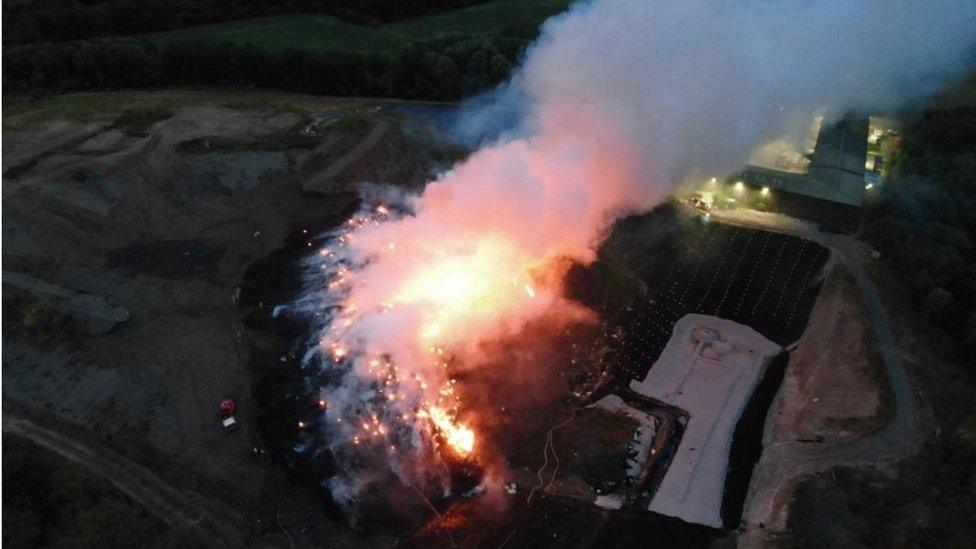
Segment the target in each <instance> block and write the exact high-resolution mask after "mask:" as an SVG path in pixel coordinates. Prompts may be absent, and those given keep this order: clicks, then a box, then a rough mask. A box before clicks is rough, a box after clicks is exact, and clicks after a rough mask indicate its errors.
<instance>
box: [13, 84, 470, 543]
mask: <svg viewBox="0 0 976 549" xmlns="http://www.w3.org/2000/svg"><path fill="white" fill-rule="evenodd" d="M158 93H159V96H158V97H157V96H154V95H153V93H149V92H145V93H139V94H138V95H137V96H131V97H136V98H137V101H136V103H134V104H127V103H125V102H124V101H123V102H117V101H114V99H113V101H114V102H106V101H104V98H100V97H97V96H93V97H90V100H91V102H92V103H94V104H104V105H109V106H106V108H105V109H103V110H100V111H92V112H89V111H87V110H85V109H83V108H81V107H79V106H77V105H75V107H72V109H73V110H72V111H70V112H68V111H64V110H63V109H62V107H63V104H65V103H70V102H71V101H74V100H75V99H73V98H72V99H71V100H70V101H69V100H68V99H66V100H64V101H60V102H59V101H50V102H46V103H44V102H42V103H38V104H36V105H33V104H28V105H17V106H16V108H14V109H13V112H15V113H16V120H17V122H16V123H14V122H13V121H8V120H6V119H5V120H4V133H3V142H4V153H5V154H4V156H3V170H4V171H3V187H2V192H3V213H4V215H3V268H4V272H5V273H7V272H17V273H23V274H25V275H28V276H30V277H34V278H36V279H40V280H42V281H44V282H46V283H49V284H53V285H55V286H58V287H61V288H65V289H67V290H69V291H71V292H77V293H81V294H87V295H93V296H98V297H101V298H105V299H106V300H107V301H108V303H110V304H111V305H112V306H115V307H121V308H123V309H126V310H127V311H129V313H130V314H129V318H128V320H127V321H125V322H123V323H120V324H118V325H117V326H115V327H114V329H112V330H110V331H109V332H107V333H104V334H92V333H89V332H86V331H84V330H81V329H76V328H77V326H76V324H77V323H76V322H74V320H73V319H72V318H71V317H70V316H66V315H65V314H63V313H60V312H59V309H57V308H56V307H52V306H51V304H50V303H47V302H45V300H44V299H40V298H39V297H38V296H36V295H31V294H30V293H29V292H28V293H25V292H22V291H21V292H16V291H13V290H12V289H10V288H8V287H7V286H8V285H7V284H5V285H4V286H5V287H4V296H3V297H4V300H3V315H4V323H3V324H4V334H3V335H4V345H3V362H4V367H3V401H4V403H5V405H6V404H11V405H16V406H19V407H23V408H44V409H46V410H47V411H48V412H49V413H53V414H54V415H55V416H57V417H59V418H62V419H64V420H66V421H69V422H70V423H71V424H72V425H74V426H75V428H77V429H80V430H84V431H85V432H90V433H91V435H92V436H94V437H96V438H98V439H100V440H102V441H104V442H106V443H108V444H109V446H111V447H112V448H113V449H114V450H115V451H116V452H119V454H121V455H124V456H126V457H128V458H132V459H134V460H135V461H136V462H138V463H139V464H140V465H142V466H145V467H147V468H149V469H151V470H152V471H153V472H154V473H155V474H157V475H159V476H160V477H161V478H163V480H164V481H166V482H169V483H172V485H173V486H175V487H176V488H177V489H178V490H181V491H183V492H201V493H203V494H206V496H204V499H207V498H210V499H213V500H214V502H213V503H214V505H217V504H219V505H226V506H229V507H231V508H233V509H234V510H235V511H236V512H239V513H240V514H241V515H242V516H244V517H246V519H245V522H247V521H250V524H249V525H248V526H247V528H246V529H247V530H248V531H247V532H246V534H245V537H247V536H257V537H258V538H267V539H268V540H272V541H273V542H275V543H284V544H286V543H288V539H286V538H295V540H297V539H300V536H301V535H302V528H304V526H303V525H304V524H306V523H307V522H309V520H310V517H311V516H314V515H315V514H316V513H320V511H317V506H316V505H314V496H312V497H311V500H312V504H309V496H307V495H305V496H302V495H300V494H299V495H291V496H293V497H290V498H288V499H289V501H292V503H291V505H292V508H291V511H289V510H284V511H281V510H279V509H278V503H279V501H280V500H281V499H282V498H281V497H278V496H275V494H280V493H281V491H282V490H285V489H289V488H287V487H286V486H285V485H283V483H282V473H281V472H280V470H279V469H277V468H275V467H274V466H272V464H271V463H270V461H269V460H268V458H267V457H266V455H265V451H264V441H263V439H262V437H261V436H260V433H259V432H258V429H257V428H256V425H257V419H258V415H259V407H258V403H257V402H255V399H254V397H253V395H254V393H255V386H254V385H253V378H252V372H251V369H250V368H251V367H252V366H253V364H252V360H251V358H252V357H251V355H252V353H253V352H254V345H255V344H256V341H254V342H252V339H255V340H260V339H261V338H262V337H263V336H262V335H261V334H257V333H254V332H252V331H251V330H249V329H248V328H247V327H246V325H245V324H244V322H243V318H242V316H243V314H242V311H241V309H240V306H239V303H238V296H239V292H238V288H239V285H240V284H241V280H242V277H243V275H244V272H245V270H246V269H247V267H248V266H249V265H250V264H252V263H254V262H255V261H257V260H259V259H260V258H263V257H266V256H267V255H268V254H270V253H271V252H272V251H274V250H276V249H279V248H281V247H282V246H283V245H284V243H285V242H286V240H287V239H289V238H301V235H302V230H303V229H306V228H308V227H314V226H320V225H321V223H322V221H323V220H327V219H330V218H331V217H335V216H337V215H339V214H341V213H342V212H346V211H348V210H349V209H350V208H351V207H354V206H355V204H356V201H357V200H358V198H357V195H356V193H355V189H354V188H353V187H352V186H351V185H347V184H345V183H346V181H347V180H344V179H342V176H343V175H344V170H343V169H338V170H333V172H336V173H335V174H334V175H335V176H336V178H337V182H338V183H337V185H335V186H334V187H324V188H321V189H318V190H317V191H318V192H309V191H307V190H303V189H302V181H303V180H304V179H305V176H306V175H307V174H308V173H309V171H310V170H316V169H317V170H326V169H329V168H330V167H331V165H332V163H333V162H334V161H335V160H337V159H339V158H345V165H346V167H349V168H356V167H357V166H361V165H369V166H372V167H373V169H372V171H371V172H370V173H369V175H370V180H371V181H373V182H376V183H393V184H401V185H411V186H416V185H420V184H422V183H423V181H424V180H425V179H426V178H428V177H430V176H431V171H432V170H433V169H434V168H435V166H437V165H438V162H440V161H441V160H442V159H443V158H444V155H445V154H447V155H451V154H457V152H456V151H453V150H452V151H449V152H448V153H444V151H443V150H442V147H441V145H440V143H441V142H440V141H439V139H440V138H438V137H437V136H433V135H432V134H431V135H430V136H425V135H424V134H422V133H419V132H417V131H416V128H412V131H411V133H410V135H407V133H405V132H404V131H403V118H404V117H403V116H402V115H398V114H393V113H390V114H387V113H386V112H385V111H383V109H382V108H380V107H378V106H377V105H371V104H364V103H356V102H350V101H345V102H341V103H340V102H335V105H331V106H330V105H328V103H327V102H324V103H325V106H321V107H320V108H321V110H315V109H313V108H310V106H309V103H308V101H306V100H304V98H300V100H296V104H298V105H300V106H301V108H286V107H283V106H281V104H282V98H281V97H280V96H278V95H276V96H275V97H274V101H269V102H268V104H271V103H274V104H275V105H278V106H276V107H270V106H267V105H264V104H262V101H261V96H260V95H259V94H255V97H254V98H253V100H252V101H251V102H249V103H248V104H247V105H246V106H240V105H237V106H221V105H219V104H214V103H213V101H211V100H209V99H206V97H205V94H197V95H189V96H185V97H184V95H185V94H183V95H181V94H177V95H179V101H176V100H174V99H173V97H172V96H174V94H173V93H172V92H158ZM113 97H115V96H113ZM118 97H120V98H123V99H124V98H129V97H130V95H126V94H122V95H119V96H118ZM196 99H200V101H199V102H196ZM72 104H73V103H72ZM163 104H164V105H165V106H166V108H165V109H162V110H160V109H159V108H157V107H158V105H163ZM52 105H53V106H52ZM144 105H154V107H152V108H151V109H148V110H147V109H146V108H145V107H143V106H144ZM5 108H7V105H5ZM139 109H143V110H145V111H146V112H142V111H141V110H139ZM79 113H80V114H79ZM353 113H355V114H357V116H359V117H360V118H361V119H362V120H364V121H365V124H366V125H367V127H366V131H367V132H368V130H369V127H373V126H377V125H383V126H384V127H386V128H387V129H386V130H385V131H383V132H382V134H381V135H379V136H378V137H377V138H376V139H375V142H374V143H370V146H369V147H361V150H360V151H359V153H360V154H358V155H357V156H355V158H350V157H348V156H346V155H347V153H348V152H349V151H355V150H356V147H357V144H358V143H360V141H361V139H362V135H361V134H362V131H361V130H362V128H354V127H348V125H343V124H321V123H316V120H321V119H330V120H336V119H341V118H342V117H343V116H347V115H350V114H353ZM316 115H321V116H319V118H316ZM8 122H9V123H8ZM310 126H311V127H312V128H313V130H314V131H309V128H310ZM418 135H419V136H420V137H418ZM390 151H409V154H403V155H401V156H400V157H394V155H392V154H390ZM378 154H382V156H375V155H378ZM312 159H314V162H312ZM341 167H342V166H340V168H341ZM361 175H362V174H360V173H357V174H350V175H349V176H348V177H350V178H353V177H355V178H359V177H360V176H361ZM8 290H9V291H8ZM258 306H263V304H258ZM223 397H233V398H234V399H236V401H237V405H238V413H237V419H238V420H239V422H240V428H239V429H238V430H236V431H235V432H232V433H227V432H223V431H222V430H221V428H220V425H219V422H218V415H217V404H218V402H219V401H220V400H221V398H223ZM142 448H147V450H146V451H142V450H141V449H142ZM269 496H273V497H269ZM303 498H304V499H303ZM306 508H307V509H306ZM319 522H321V523H322V524H325V525H328V524H331V523H330V522H329V521H328V520H324V519H323V520H321V521H319ZM333 530H334V528H333ZM341 539H342V538H341V537H339V538H334V541H336V542H340V541H341ZM347 541H348V540H347Z"/></svg>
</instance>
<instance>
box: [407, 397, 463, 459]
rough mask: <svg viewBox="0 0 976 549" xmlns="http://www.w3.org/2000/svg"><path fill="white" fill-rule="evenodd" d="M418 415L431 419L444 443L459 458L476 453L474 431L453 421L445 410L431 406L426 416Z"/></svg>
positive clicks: (421, 413) (423, 414) (422, 413)
mask: <svg viewBox="0 0 976 549" xmlns="http://www.w3.org/2000/svg"><path fill="white" fill-rule="evenodd" d="M418 415H419V416H420V417H424V416H426V417H428V418H430V421H431V422H432V423H433V424H434V426H435V427H437V430H438V431H440V433H441V436H443V437H444V442H446V443H447V445H448V446H449V447H450V448H451V449H452V450H453V451H454V452H455V453H457V454H458V455H459V456H461V457H468V456H469V455H470V454H471V452H473V451H474V438H475V437H474V431H473V430H471V429H470V428H469V427H467V426H465V425H462V424H460V423H458V422H457V421H455V420H454V419H452V418H451V416H450V415H449V414H448V413H447V412H445V411H444V410H443V409H441V408H438V407H437V406H431V407H430V408H429V409H428V411H427V413H426V414H425V413H424V412H420V413H419V414H418Z"/></svg>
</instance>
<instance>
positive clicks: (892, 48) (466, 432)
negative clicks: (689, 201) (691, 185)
mask: <svg viewBox="0 0 976 549" xmlns="http://www.w3.org/2000/svg"><path fill="white" fill-rule="evenodd" d="M974 30H976V3H972V2H950V1H934V2H912V1H906V0H895V1H891V0H887V1H880V0H874V1H871V0H868V1H861V2H826V1H824V2H814V1H784V2H750V1H740V2H719V1H713V2H708V1H685V2H665V1H623V0H596V1H593V2H587V3H581V4H577V5H575V6H574V7H573V8H572V9H571V10H570V11H569V12H567V13H565V14H563V15H560V16H557V17H554V18H552V19H551V20H549V21H548V22H546V23H545V25H544V26H543V29H542V32H541V36H540V38H539V39H538V41H537V42H536V43H535V44H534V45H533V46H531V47H530V49H529V50H528V51H527V53H526V55H525V58H524V60H523V63H522V66H521V68H520V69H519V70H518V71H517V73H516V74H515V76H514V77H513V79H512V81H511V82H509V83H508V84H506V86H505V87H504V88H502V89H501V90H499V91H497V92H496V93H494V94H493V95H491V96H488V98H487V99H486V98H482V99H481V103H480V104H479V105H478V107H477V109H475V110H476V111H477V112H476V113H474V114H472V115H471V116H469V117H466V118H465V119H464V123H465V124H464V131H465V135H467V136H468V137H472V136H477V135H479V132H478V129H479V127H482V126H483V125H484V124H488V123H492V122H494V121H496V120H494V115H495V114H497V113H512V112H518V113H521V115H522V118H521V121H520V123H519V125H518V126H517V128H515V129H514V130H512V131H509V132H506V133H504V134H503V135H504V137H503V138H501V139H496V140H495V141H494V142H492V143H490V144H487V145H485V146H484V147H483V148H481V149H480V150H478V151H476V152H475V153H473V154H472V155H471V156H470V157H469V158H468V159H467V160H466V161H464V162H462V163H461V164H459V165H457V166H455V167H454V168H453V169H451V170H450V171H448V172H447V173H445V174H444V175H443V176H442V177H440V178H439V179H438V180H436V181H432V182H430V183H429V184H428V185H427V187H426V189H425V190H424V191H423V193H422V194H421V195H420V196H416V197H409V198H405V199H401V200H398V201H396V202H397V204H396V205H394V206H390V201H389V200H386V201H385V202H384V204H385V205H378V204H379V201H378V200H368V202H369V203H370V208H369V209H368V210H366V211H364V212H363V213H362V214H361V215H360V216H357V217H356V218H355V219H352V220H350V223H349V224H348V225H347V226H345V227H344V228H343V230H342V231H340V232H337V233H336V234H334V235H331V238H332V240H331V241H330V243H329V244H327V245H326V247H324V248H323V249H322V250H320V251H319V253H318V254H316V255H315V256H313V258H312V259H310V262H309V267H310V272H314V273H316V274H315V275H314V276H313V277H311V278H310V279H309V280H310V284H309V288H308V295H307V296H306V298H305V300H306V302H307V303H313V304H317V305H316V306H317V307H318V311H319V313H320V315H321V317H320V318H322V323H321V325H320V326H319V328H320V329H321V331H320V333H318V334H317V336H316V341H317V345H316V346H315V348H314V349H313V351H312V352H311V353H310V354H309V356H308V364H309V365H310V366H312V365H314V367H315V370H316V372H317V374H316V375H317V376H318V378H317V379H320V380H325V381H320V387H319V389H318V390H319V391H320V395H321V397H322V399H323V403H324V407H325V411H324V412H323V414H322V421H321V425H320V429H321V431H322V433H324V437H323V440H325V441H327V442H326V443H325V444H327V446H328V447H329V449H330V451H331V452H332V453H333V454H334V456H335V459H336V462H337V463H338V464H339V468H340V473H339V474H338V475H337V476H336V477H334V478H333V479H331V480H330V484H329V486H330V487H331V489H332V491H333V494H334V496H335V498H336V499H337V500H338V501H340V502H341V503H343V504H345V505H348V506H350V507H353V506H355V504H356V503H357V501H359V500H360V499H361V498H362V497H363V494H364V491H365V490H368V489H369V487H370V486H373V485H375V482H377V481H379V480H380V479H383V478H385V475H386V474H387V473H386V471H388V470H392V471H393V473H394V474H395V475H396V477H397V478H398V479H399V481H400V482H401V483H402V484H403V485H404V486H413V487H418V489H421V490H429V489H430V488H431V486H440V487H441V488H443V489H444V490H447V489H448V485H447V481H446V479H445V474H444V473H443V470H444V468H443V466H442V465H441V461H442V457H443V455H444V452H445V451H453V452H454V454H455V456H456V457H460V458H463V457H467V456H468V455H469V454H472V453H475V454H476V453H478V452H480V451H484V449H483V448H482V447H481V446H480V444H481V441H480V440H479V439H478V438H477V432H478V429H477V427H478V421H479V419H478V415H479V410H477V409H472V408H469V407H466V403H465V402H464V401H460V400H459V398H458V395H459V391H456V390H455V387H454V385H455V384H456V383H458V382H459V381H458V379H459V377H464V376H467V377H470V376H477V375H478V368H479V365H483V364H487V363H488V362H491V361H490V360H488V359H489V358H490V357H486V356H485V353H488V352H489V351H487V350H486V349H487V348H488V347H486V346H485V345H482V344H483V343H484V342H486V341H489V340H492V339H494V338H498V337H500V336H504V335H507V334H515V333H518V332H519V331H520V330H521V329H522V328H523V327H524V326H525V325H526V323H528V322H531V321H533V320H536V319H539V318H540V317H543V316H545V317H547V318H552V319H555V320H554V321H555V322H557V323H558V322H559V321H567V322H568V321H570V320H572V319H580V318H585V317H586V316H587V315H588V314H589V313H588V312H587V311H583V310H581V309H580V308H579V307H578V306H576V305H574V304H572V303H570V302H569V301H567V300H566V299H564V298H563V297H562V287H561V282H562V273H563V270H562V269H563V267H562V266H563V265H565V261H564V260H565V259H566V258H572V259H573V260H576V261H580V262H584V263H585V262H588V261H591V260H592V259H593V258H594V247H595V246H596V245H597V244H598V243H599V240H600V238H601V235H603V234H604V231H605V229H606V228H607V227H608V225H609V223H610V222H611V221H612V220H613V219H614V218H615V217H616V216H618V215H620V214H621V213H624V212H632V211H638V210H643V209H647V208H649V207H651V206H653V205H655V204H656V203H659V202H660V201H661V200H663V198H664V197H665V196H666V195H667V193H668V192H669V190H670V189H671V188H672V187H673V186H674V185H675V184H677V183H679V182H681V181H682V180H683V179H684V178H685V177H688V176H689V175H691V174H696V173H697V174H709V175H721V174H723V173H727V172H728V171H730V170H734V169H737V168H738V167H740V166H741V165H742V163H743V162H744V161H745V160H746V159H747V158H748V154H749V151H750V149H751V148H752V147H754V146H755V145H756V144H757V143H759V142H760V141H761V140H762V139H763V138H764V137H768V135H769V133H770V132H771V131H775V130H776V129H777V128H778V127H779V126H780V124H781V122H782V120H783V119H784V116H785V115H787V114H789V113H797V112H813V111H814V110H815V109H818V108H822V107H826V108H827V109H828V112H831V113H834V114H835V115H836V114H839V113H842V112H843V111H844V110H846V109H850V108H862V109H867V108H889V107H893V106H896V105H898V104H899V103H901V102H903V101H905V100H907V99H912V98H915V97H917V96H919V95H921V94H926V93H929V92H932V91H934V90H935V89H937V88H938V87H939V86H940V85H943V84H944V83H945V82H946V79H947V78H949V77H951V76H953V75H954V74H956V73H957V72H958V71H959V70H960V69H961V68H962V63H963V60H964V55H965V53H966V48H967V47H968V46H970V40H971V38H972V36H973V35H974V34H973V31H974ZM513 105H514V106H513ZM469 114H471V113H469ZM496 363H497V361H496ZM462 382H463V381H462Z"/></svg>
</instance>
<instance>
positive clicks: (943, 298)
mask: <svg viewBox="0 0 976 549" xmlns="http://www.w3.org/2000/svg"><path fill="white" fill-rule="evenodd" d="M864 237H865V239H867V240H868V241H869V242H871V243H872V244H873V245H874V246H875V247H876V248H877V249H878V250H880V251H881V252H882V254H883V256H884V257H885V258H886V261H887V262H888V263H889V264H890V265H891V266H892V267H893V268H894V271H895V272H896V273H897V274H898V276H899V277H900V278H901V279H902V281H903V282H904V283H905V285H906V286H907V287H908V289H909V291H910V292H911V297H912V299H913V301H914V304H915V306H916V307H917V309H918V311H919V312H920V314H921V315H922V316H923V317H924V318H925V319H926V320H928V321H929V322H928V325H930V326H931V327H933V334H932V335H934V336H935V337H936V339H937V341H936V343H938V345H937V349H941V350H943V351H944V352H945V353H946V354H947V355H948V356H946V358H949V359H955V360H966V361H969V362H971V361H972V357H973V356H974V354H976V106H974V105H972V104H970V105H966V106H959V107H950V108H939V107H933V108H929V109H927V110H925V111H924V112H922V113H921V114H920V115H919V116H918V117H917V118H916V119H915V120H913V121H912V122H911V123H909V124H908V125H907V127H905V128H904V131H903V139H902V146H901V152H900V154H899V158H898V159H897V161H896V177H895V178H894V181H892V182H891V183H889V184H888V185H886V186H885V187H884V189H883V191H882V193H881V196H880V197H879V200H878V203H877V204H876V205H875V206H874V207H872V208H871V209H870V210H869V212H868V216H867V221H866V226H865V231H864Z"/></svg>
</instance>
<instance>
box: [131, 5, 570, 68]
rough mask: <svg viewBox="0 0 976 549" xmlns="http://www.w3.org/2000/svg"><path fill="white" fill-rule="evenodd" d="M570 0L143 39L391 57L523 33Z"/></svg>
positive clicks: (254, 23) (297, 19)
mask: <svg viewBox="0 0 976 549" xmlns="http://www.w3.org/2000/svg"><path fill="white" fill-rule="evenodd" d="M570 3H571V0H495V1H494V2H486V3H484V4H479V5H476V6H471V7H469V8H465V9H461V10H455V11H450V12H444V13H438V14H433V15H428V16H424V17H419V18H416V19H410V20H407V21H399V22H396V23H389V24H385V25H380V26H378V27H370V26H366V25H357V24H354V23H350V22H348V21H345V20H342V19H339V18H337V17H333V16H331V15H324V14H290V15H277V16H273V17H262V18H259V19H248V20H244V21H231V22H227V23H218V24H214V25H203V26H199V27H191V28H187V29H180V30H175V31H168V32H163V33H156V34H152V35H150V36H149V38H150V39H151V40H153V41H154V42H156V43H157V44H161V45H163V44H170V43H174V42H186V41H191V40H198V41H203V42H213V43H230V44H234V45H237V46H243V45H252V46H254V47H256V48H258V49H261V50H264V51H281V50H284V49H288V48H296V49H303V50H310V51H314V52H317V53H325V52H336V51H341V52H355V53H379V54H384V55H388V54H395V53H396V52H398V51H400V50H401V49H402V48H403V47H405V46H406V45H407V44H409V43H410V42H413V41H416V40H425V39H429V38H435V37H437V36H439V35H443V34H447V33H452V32H460V33H467V34H489V33H492V32H498V31H502V30H505V29H518V30H519V31H529V30H531V29H535V28H537V27H538V26H539V25H540V24H542V22H543V21H545V20H546V19H547V18H548V17H549V16H551V15H555V14H557V13H559V12H561V11H564V10H565V9H566V7H567V6H569V4H570Z"/></svg>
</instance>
